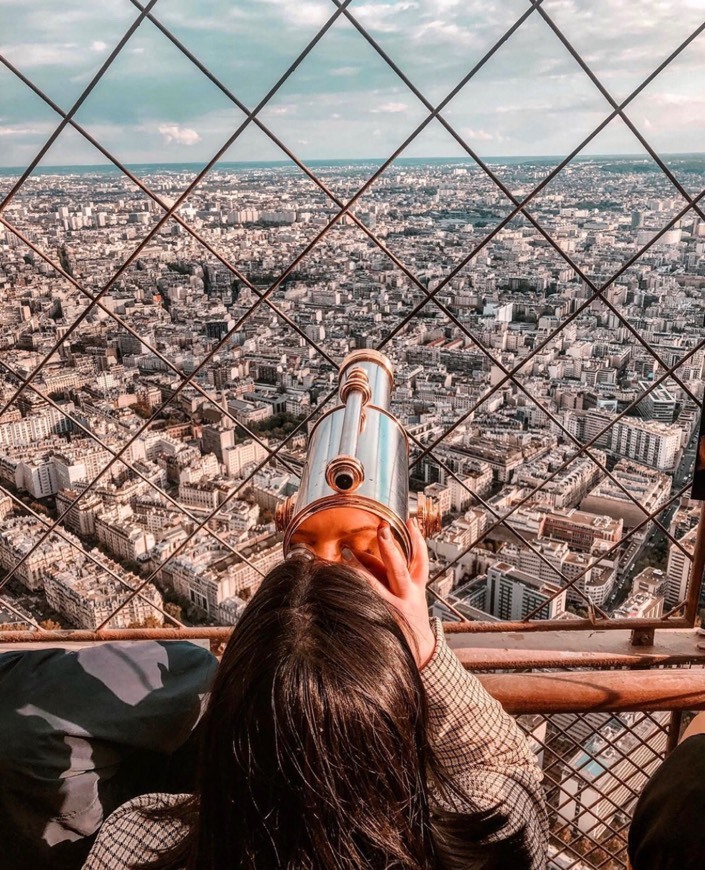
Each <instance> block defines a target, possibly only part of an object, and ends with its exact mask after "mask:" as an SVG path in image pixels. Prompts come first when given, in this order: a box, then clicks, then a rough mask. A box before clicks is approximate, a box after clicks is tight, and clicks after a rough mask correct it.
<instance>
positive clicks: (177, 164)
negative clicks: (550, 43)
mask: <svg viewBox="0 0 705 870" xmlns="http://www.w3.org/2000/svg"><path fill="white" fill-rule="evenodd" d="M560 156H561V155H559V154H533V155H531V154H515V155H509V154H488V155H486V156H485V157H483V158H482V159H483V160H484V161H485V162H486V163H500V162H507V163H510V164H512V165H516V164H520V163H527V164H531V163H538V164H540V163H544V162H547V161H553V160H556V159H558V158H560ZM660 156H661V157H663V158H669V159H674V158H675V159H682V160H686V159H690V158H696V159H703V160H705V151H673V152H663V153H662V154H661V155H660ZM383 159H385V158H383V157H382V156H381V155H376V156H372V157H316V158H313V159H312V160H310V161H307V163H308V164H309V165H310V166H331V167H336V166H341V165H345V164H356V165H362V164H368V163H377V162H380V163H381V162H382V160H383ZM598 160H609V161H624V160H634V161H636V162H639V161H642V162H644V163H649V164H651V165H652V166H653V170H652V171H653V172H661V171H662V170H661V169H660V167H659V166H658V165H657V164H656V163H655V162H654V161H653V160H652V159H651V158H650V157H649V156H648V155H647V156H645V155H644V154H643V153H640V152H633V153H625V154H578V155H576V156H575V157H574V158H573V159H572V161H571V163H578V162H580V163H585V162H592V161H598ZM403 163H408V164H411V165H423V164H424V163H449V164H450V163H458V164H468V165H469V166H472V167H477V165H478V164H476V163H475V161H474V160H473V159H472V158H471V157H469V156H467V155H465V156H464V157H446V156H443V155H424V156H418V157H403V156H402V157H397V158H396V159H395V160H394V163H393V164H391V165H392V166H393V165H395V164H403ZM201 165H202V164H200V163H198V162H188V161H174V162H171V163H170V162H165V161H161V160H158V161H155V162H153V163H126V164H125V166H126V167H127V168H128V169H135V168H140V167H144V168H150V169H160V168H161V169H165V170H167V171H179V169H181V168H184V167H185V168H189V169H194V168H196V167H199V166H201ZM270 166H271V167H281V168H283V167H291V168H292V169H293V168H295V164H293V163H292V161H291V160H288V159H281V160H240V161H236V162H230V161H224V160H219V161H217V162H216V163H214V164H213V166H212V167H211V170H209V172H210V171H217V170H218V169H223V168H224V169H237V168H239V167H243V168H248V167H255V168H260V167H262V168H266V167H270ZM25 169H26V166H3V165H0V174H2V175H9V174H11V173H12V172H13V171H17V172H18V173H21V172H23V171H24V170H25ZM57 169H58V170H85V171H86V173H89V172H90V171H91V170H101V169H102V170H106V169H107V170H110V171H111V172H116V173H120V172H121V170H120V168H119V167H118V166H116V165H115V164H114V163H107V162H105V163H57V164H44V163H41V164H40V165H39V166H37V167H36V168H35V169H34V170H33V174H37V175H50V174H51V171H52V170H57Z"/></svg>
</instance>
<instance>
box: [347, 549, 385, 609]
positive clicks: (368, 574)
mask: <svg viewBox="0 0 705 870" xmlns="http://www.w3.org/2000/svg"><path fill="white" fill-rule="evenodd" d="M342 556H343V561H344V562H345V564H346V565H347V566H348V567H350V568H355V569H356V570H358V571H360V572H361V573H362V574H364V576H365V579H366V580H367V581H368V582H369V584H370V586H372V588H373V589H374V590H375V592H376V593H377V594H378V595H379V596H380V597H381V598H384V599H386V600H387V601H390V602H392V603H394V596H393V595H392V594H391V593H390V591H389V589H387V587H386V585H385V584H384V582H383V581H382V580H380V579H379V578H378V577H377V575H376V573H374V572H373V571H371V570H370V568H368V567H367V566H366V565H365V564H364V563H363V561H362V559H364V558H365V556H364V554H362V553H360V554H358V555H356V554H355V553H353V551H352V550H350V549H349V548H348V547H345V548H344V549H343V551H342ZM360 557H362V558H360ZM365 561H367V560H366V559H365ZM375 561H376V560H375Z"/></svg>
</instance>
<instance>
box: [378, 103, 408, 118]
mask: <svg viewBox="0 0 705 870" xmlns="http://www.w3.org/2000/svg"><path fill="white" fill-rule="evenodd" d="M408 108H409V107H408V105H407V104H406V103H395V102H389V103H382V105H381V106H378V107H377V108H376V109H371V110H370V111H371V112H372V113H373V114H375V115H378V114H379V113H380V112H384V113H389V114H396V113H397V112H405V111H406V110H407V109H408Z"/></svg>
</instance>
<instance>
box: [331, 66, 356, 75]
mask: <svg viewBox="0 0 705 870" xmlns="http://www.w3.org/2000/svg"><path fill="white" fill-rule="evenodd" d="M359 72H360V68H359V67H357V66H336V67H334V68H333V69H332V70H331V71H330V74H331V75H332V76H356V75H357V74H358V73H359Z"/></svg>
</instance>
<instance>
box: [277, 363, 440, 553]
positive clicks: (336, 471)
mask: <svg viewBox="0 0 705 870" xmlns="http://www.w3.org/2000/svg"><path fill="white" fill-rule="evenodd" d="M393 384H394V370H393V368H392V364H391V363H390V361H389V360H388V359H387V357H386V356H384V354H381V353H379V352H378V351H374V350H357V351H354V352H353V353H351V354H349V355H348V356H347V357H346V358H345V360H344V361H343V364H342V365H341V367H340V375H339V385H340V386H339V396H340V404H339V405H337V406H336V407H335V408H333V409H331V410H330V411H328V412H327V413H325V414H324V415H323V416H322V417H321V418H320V420H318V422H317V423H316V425H315V426H314V428H313V431H312V432H311V436H310V438H309V445H308V455H307V457H306V463H305V465H304V469H303V473H302V476H301V486H300V488H299V491H298V493H296V494H295V495H291V496H289V497H288V498H287V500H286V501H285V502H284V503H283V504H281V505H280V506H279V507H278V508H277V513H276V523H277V528H278V529H279V530H280V531H283V532H284V545H283V546H284V555H285V556H286V555H288V554H289V552H290V551H291V549H292V547H293V546H295V545H296V544H297V539H300V538H301V537H302V535H305V533H306V529H307V527H309V528H310V527H313V525H314V524H315V523H316V522H318V525H319V526H320V524H321V522H320V521H321V520H322V519H323V517H321V516H320V515H321V513H322V512H326V517H327V518H328V519H330V520H331V521H333V520H334V518H335V516H336V514H333V513H330V514H328V512H329V511H334V510H335V511H336V512H338V514H337V515H338V516H340V513H339V512H340V511H342V510H348V511H350V509H353V510H354V511H356V512H358V513H356V514H355V515H356V516H359V515H360V514H359V512H364V515H365V516H366V518H367V521H368V522H370V521H371V526H372V527H373V528H376V526H377V525H379V522H380V521H381V520H386V521H387V522H388V523H389V525H390V527H391V529H392V531H393V533H394V535H395V537H396V538H397V540H398V541H399V543H400V544H401V546H402V548H403V550H404V553H405V554H406V557H407V560H409V559H410V558H411V539H410V537H409V532H408V530H407V528H406V520H407V518H408V515H409V442H408V438H407V436H406V432H405V431H404V429H403V427H402V426H401V424H400V423H399V421H398V420H397V419H396V417H394V416H393V415H392V414H391V413H390V411H389V405H390V400H391V396H392V387H393ZM417 517H418V520H419V524H420V526H421V531H422V532H423V534H424V535H425V536H426V537H430V536H431V535H434V534H436V533H437V532H438V531H440V528H441V515H440V510H439V508H438V506H437V505H436V504H435V502H433V501H432V500H431V499H430V498H426V497H425V496H424V495H423V494H421V493H419V496H418V511H417ZM326 522H327V520H326ZM313 549H315V547H314V548H313Z"/></svg>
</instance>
